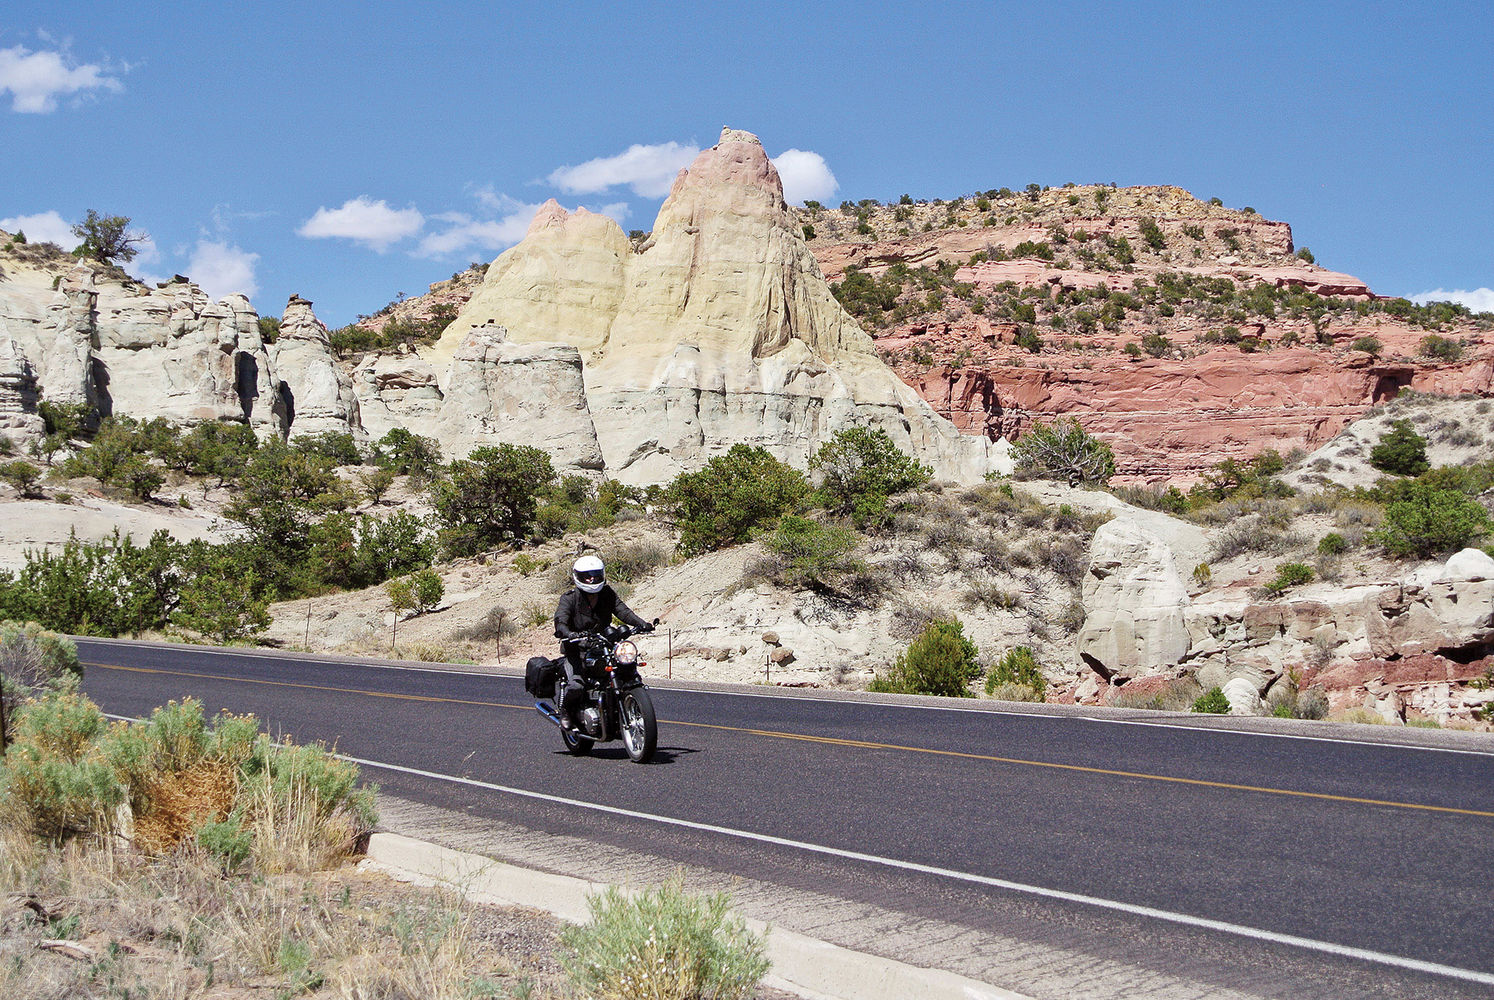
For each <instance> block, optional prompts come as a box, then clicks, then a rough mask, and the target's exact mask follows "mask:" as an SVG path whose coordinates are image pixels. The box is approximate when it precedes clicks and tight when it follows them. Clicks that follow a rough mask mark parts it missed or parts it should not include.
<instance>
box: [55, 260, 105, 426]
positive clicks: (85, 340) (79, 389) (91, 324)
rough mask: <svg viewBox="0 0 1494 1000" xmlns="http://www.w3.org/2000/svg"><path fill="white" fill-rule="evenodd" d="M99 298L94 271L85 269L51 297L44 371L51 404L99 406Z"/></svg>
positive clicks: (73, 274) (72, 274)
mask: <svg viewBox="0 0 1494 1000" xmlns="http://www.w3.org/2000/svg"><path fill="white" fill-rule="evenodd" d="M98 298H99V293H98V290H97V288H96V287H95V285H94V279H93V271H92V269H90V268H88V267H85V266H82V265H80V266H78V267H75V268H73V270H72V271H71V272H70V273H69V274H68V275H67V277H66V278H64V279H63V280H62V283H61V285H60V287H59V288H58V290H57V293H56V294H55V295H54V296H53V297H52V302H51V305H50V306H49V307H48V312H49V313H50V314H51V324H50V330H49V331H47V332H48V333H50V334H51V337H50V343H47V345H46V354H45V355H44V357H45V361H44V368H43V370H42V385H43V387H44V392H45V395H46V397H47V399H48V401H50V402H53V403H61V404H65V405H74V406H87V407H93V406H95V405H97V403H98V399H97V393H96V386H95V383H94V377H93V348H94V346H95V342H96V338H97V336H98V313H97V311H96V307H97V304H98Z"/></svg>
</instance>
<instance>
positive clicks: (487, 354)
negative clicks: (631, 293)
mask: <svg viewBox="0 0 1494 1000" xmlns="http://www.w3.org/2000/svg"><path fill="white" fill-rule="evenodd" d="M586 401H587V396H586V388H585V386H584V384H583V382H582V378H581V354H580V352H578V351H577V350H576V348H574V347H572V346H570V345H569V344H534V343H531V344H515V343H511V342H509V340H508V338H507V334H506V331H504V329H503V328H502V327H497V326H480V327H477V328H476V329H473V330H469V331H468V332H467V336H466V338H465V339H464V340H463V341H462V346H461V347H460V348H459V349H458V350H457V353H456V357H455V358H453V359H452V362H451V367H450V374H449V375H448V382H447V386H446V398H445V399H444V400H443V401H442V404H441V409H440V412H439V413H438V414H437V421H438V425H439V426H441V427H443V428H446V429H447V435H446V436H445V437H444V438H443V439H442V442H441V444H442V449H443V451H444V452H445V454H446V456H447V457H448V458H460V457H463V456H465V455H467V454H468V453H469V452H470V451H472V449H473V448H476V447H479V446H481V445H485V444H497V443H507V444H529V445H532V444H536V443H537V442H539V441H543V447H544V449H545V450H546V451H548V452H549V453H550V457H551V460H552V461H553V462H554V463H555V464H556V465H557V466H569V467H572V468H577V469H591V470H600V469H601V468H602V453H601V451H600V449H599V448H598V447H597V432H596V428H595V427H593V426H592V422H591V412H590V411H589V410H588V409H587V405H586Z"/></svg>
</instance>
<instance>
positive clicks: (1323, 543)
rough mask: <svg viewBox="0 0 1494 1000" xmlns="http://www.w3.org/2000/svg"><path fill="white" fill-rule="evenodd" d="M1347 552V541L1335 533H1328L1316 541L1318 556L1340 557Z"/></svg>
mask: <svg viewBox="0 0 1494 1000" xmlns="http://www.w3.org/2000/svg"><path fill="white" fill-rule="evenodd" d="M1347 551H1349V543H1348V540H1347V539H1345V538H1344V536H1343V535H1340V534H1339V533H1338V532H1336V531H1330V532H1328V534H1326V535H1324V536H1323V537H1322V538H1321V539H1319V540H1318V554H1319V555H1324V556H1340V555H1343V554H1344V553H1345V552H1347Z"/></svg>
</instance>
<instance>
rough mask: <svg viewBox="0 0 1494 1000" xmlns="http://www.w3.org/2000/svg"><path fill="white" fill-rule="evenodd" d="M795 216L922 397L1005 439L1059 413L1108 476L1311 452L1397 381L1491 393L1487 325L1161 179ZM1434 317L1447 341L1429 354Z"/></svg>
mask: <svg viewBox="0 0 1494 1000" xmlns="http://www.w3.org/2000/svg"><path fill="white" fill-rule="evenodd" d="M801 221H802V223H803V224H804V225H806V226H808V227H809V228H810V229H812V230H814V231H815V232H816V236H815V238H814V239H813V240H812V241H811V242H810V245H811V247H812V248H813V250H814V252H815V255H816V257H817V258H818V260H819V261H820V264H821V267H822V269H823V271H824V273H825V274H826V275H827V276H828V277H830V278H831V279H832V280H840V281H842V282H844V281H845V279H846V278H847V277H848V276H850V275H853V274H855V273H857V272H859V276H858V277H857V281H859V282H861V284H862V289H858V290H854V291H853V290H851V285H850V284H849V283H845V284H842V285H841V286H840V288H839V289H838V290H839V291H840V293H841V294H842V296H843V297H844V298H846V300H847V302H848V305H851V306H852V308H853V310H854V311H856V312H857V314H858V315H860V316H861V317H862V318H863V322H864V323H865V324H866V326H867V328H868V329H870V330H871V331H872V332H873V336H874V338H875V341H876V347H877V350H878V352H879V353H880V354H881V355H882V356H883V357H884V358H885V359H886V360H887V361H888V362H889V363H890V364H892V365H893V366H894V368H895V369H896V370H897V372H898V373H899V375H900V376H902V378H903V379H904V380H905V381H906V382H907V383H908V384H909V385H911V386H912V387H913V388H914V389H916V390H917V391H918V393H919V395H920V396H922V397H923V398H924V399H925V400H927V401H928V402H929V404H930V405H931V406H933V408H934V409H935V410H936V411H937V412H939V413H940V414H941V415H943V416H945V417H947V418H948V419H949V420H951V421H952V422H954V423H955V424H956V425H957V426H958V427H960V428H961V429H962V430H963V431H965V432H966V433H969V434H978V435H983V436H987V437H992V438H995V437H998V436H1000V437H1005V438H1009V439H1011V438H1015V437H1017V436H1020V434H1021V433H1022V432H1023V431H1024V430H1025V429H1026V427H1027V426H1029V425H1030V424H1031V423H1033V422H1035V421H1037V422H1047V421H1050V420H1053V419H1055V418H1058V417H1077V418H1078V419H1079V420H1080V422H1081V423H1082V424H1083V426H1084V427H1085V428H1086V430H1088V431H1090V432H1091V433H1094V434H1096V435H1098V436H1099V437H1101V438H1103V439H1104V440H1106V441H1107V442H1108V443H1109V444H1110V445H1111V446H1112V447H1113V448H1114V449H1115V452H1116V460H1117V465H1118V468H1119V471H1120V477H1121V480H1122V481H1125V480H1128V479H1129V480H1133V481H1135V480H1141V481H1150V482H1157V483H1163V482H1169V481H1177V482H1181V483H1186V482H1187V481H1189V480H1191V479H1193V478H1195V477H1196V476H1197V475H1198V474H1199V473H1200V472H1202V471H1204V470H1205V469H1207V468H1209V467H1210V466H1212V465H1214V464H1215V463H1217V462H1219V461H1221V460H1223V459H1224V458H1229V457H1233V458H1248V457H1250V456H1252V455H1254V454H1255V453H1257V452H1259V451H1260V450H1262V449H1263V448H1268V447H1269V448H1275V449H1277V450H1279V451H1281V452H1283V453H1285V452H1288V451H1290V450H1292V449H1294V448H1299V447H1301V448H1305V449H1307V450H1309V451H1310V450H1312V449H1314V448H1316V447H1318V446H1320V445H1322V444H1324V443H1325V442H1327V441H1328V440H1330V439H1331V438H1333V437H1334V435H1335V434H1337V433H1338V432H1339V431H1340V430H1342V429H1343V428H1344V427H1345V426H1346V425H1347V424H1348V423H1350V422H1351V421H1353V420H1354V419H1356V418H1357V417H1359V416H1360V415H1361V414H1362V413H1364V411H1366V410H1367V409H1369V408H1370V407H1372V406H1374V405H1377V404H1380V403H1383V402H1386V401H1387V400H1389V399H1391V398H1393V397H1394V396H1395V395H1396V394H1397V393H1399V392H1400V391H1402V390H1404V389H1415V390H1419V391H1424V392H1434V393H1440V394H1447V395H1457V394H1460V393H1474V394H1479V395H1490V394H1491V393H1494V382H1491V375H1494V335H1491V331H1494V324H1491V323H1490V322H1489V321H1488V320H1487V319H1479V318H1477V317H1470V316H1468V315H1466V313H1464V314H1461V315H1459V314H1455V313H1448V314H1445V315H1432V314H1429V313H1421V314H1418V313H1417V312H1416V310H1415V309H1414V308H1413V307H1411V304H1410V303H1407V302H1404V301H1390V300H1385V299H1383V298H1382V297H1380V296H1376V295H1375V294H1374V293H1373V292H1372V291H1371V290H1370V289H1369V287H1368V286H1366V285H1365V283H1364V282H1362V281H1360V280H1359V279H1357V278H1354V277H1352V276H1351V275H1347V274H1342V273H1339V272H1335V271H1330V270H1326V269H1324V268H1321V267H1318V266H1316V265H1315V264H1314V263H1312V262H1311V258H1310V254H1308V255H1305V256H1300V255H1294V253H1293V251H1294V246H1293V243H1292V236H1291V229H1290V227H1288V226H1286V225H1285V224H1284V223H1278V222H1271V221H1269V220H1264V219H1261V218H1260V217H1259V216H1257V215H1255V214H1253V213H1251V212H1249V211H1248V210H1245V211H1231V210H1229V209H1225V208H1223V207H1221V206H1217V205H1213V204H1205V203H1204V202H1201V201H1198V200H1197V199H1194V198H1193V197H1192V196H1191V195H1189V194H1188V193H1187V192H1184V191H1181V190H1180V189H1177V188H1121V189H1110V188H1106V187H1073V188H1062V189H1054V190H1051V191H1041V192H1029V193H1028V194H1026V195H1023V194H1013V193H1011V192H986V193H985V194H984V195H982V196H978V197H977V198H976V199H974V200H973V203H972V200H971V199H959V200H956V201H954V202H934V203H926V202H911V201H909V202H908V203H905V204H899V205H895V206H892V205H889V206H879V205H875V204H874V203H873V204H871V205H867V204H866V203H863V204H862V205H861V206H851V205H847V206H843V208H842V210H841V211H840V212H835V211H830V210H825V209H810V210H806V211H805V212H804V213H803V214H802V215H801ZM852 226H855V227H856V229H855V230H852V229H851V227H852ZM921 229H922V230H926V231H920V230H921ZM853 269H854V271H853ZM868 277H870V278H872V279H873V280H874V281H875V282H877V283H878V286H877V288H876V291H875V294H870V295H869V294H867V292H866V291H865V290H864V289H865V287H866V285H867V281H866V279H867V278H868ZM1434 333H1435V334H1436V335H1437V336H1438V337H1441V338H1443V339H1444V340H1445V341H1449V342H1452V343H1454V344H1456V345H1457V351H1456V352H1446V353H1444V354H1442V356H1441V357H1439V358H1433V357H1428V356H1427V355H1426V353H1425V348H1424V345H1423V341H1424V339H1425V338H1426V337H1428V336H1429V335H1431V334H1434ZM1366 345H1368V346H1370V349H1371V352H1372V353H1370V352H1366V351H1365V350H1362V349H1361V348H1362V347H1364V346H1366ZM1450 353H1460V355H1461V356H1460V357H1458V358H1457V359H1456V360H1448V359H1447V358H1448V355H1449V354H1450Z"/></svg>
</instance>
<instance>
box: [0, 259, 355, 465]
mask: <svg viewBox="0 0 1494 1000" xmlns="http://www.w3.org/2000/svg"><path fill="white" fill-rule="evenodd" d="M0 256H3V257H4V268H3V270H0V321H3V323H4V327H3V329H4V332H5V333H6V335H8V337H9V339H10V340H11V341H12V342H13V343H14V346H15V350H16V351H17V353H18V354H19V355H20V356H22V357H24V358H25V359H27V361H28V362H29V363H30V364H31V365H32V366H33V375H34V383H32V386H33V389H34V391H35V392H36V393H37V394H38V395H39V396H40V398H42V399H45V400H48V401H51V402H55V403H75V404H82V405H86V406H89V407H91V408H93V410H94V411H95V412H96V413H97V414H98V415H101V416H108V415H110V414H121V415H127V416H132V417H137V418H140V419H148V418H152V417H164V418H166V419H168V420H172V421H175V422H178V423H183V424H190V423H194V422H197V421H202V420H230V421H244V422H247V423H249V424H250V425H251V426H253V427H254V428H255V429H256V430H257V431H258V432H259V433H260V434H261V435H267V434H273V435H282V436H283V435H284V434H285V433H286V430H287V426H288V425H287V415H286V412H285V408H284V404H283V401H282V399H281V395H280V392H279V385H280V381H279V380H278V379H277V378H276V377H275V375H274V373H273V371H272V364H271V360H270V354H269V352H268V351H267V350H266V347H265V344H264V343H263V341H262V340H261V337H260V332H259V316H258V314H257V313H256V312H255V311H254V308H253V307H252V306H251V305H250V304H249V300H248V299H246V298H244V296H242V295H230V296H228V297H227V298H225V299H223V300H221V301H219V302H213V301H211V300H210V299H209V298H208V297H207V295H206V294H205V293H204V292H203V291H202V289H201V288H199V287H197V286H196V285H194V284H192V283H191V282H190V281H188V280H187V279H186V278H182V277H177V278H175V279H173V280H172V281H170V282H166V283H165V284H163V285H161V286H160V287H159V288H155V289H150V288H147V287H145V286H144V285H142V284H140V283H139V282H135V281H132V280H129V279H128V278H125V277H124V276H123V275H122V273H121V272H119V271H117V270H115V269H110V268H106V267H102V266H100V265H96V264H92V263H88V262H82V263H80V262H78V261H76V260H74V259H73V258H72V257H71V256H70V255H65V254H61V253H55V252H54V253H53V254H50V255H49V254H47V253H44V252H42V250H41V249H40V248H31V247H27V246H25V245H19V246H11V245H9V244H4V245H0ZM323 355H324V359H325V360H326V361H327V362H328V363H329V364H330V363H331V360H332V359H331V353H330V351H328V350H324V352H323ZM343 429H347V428H346V427H344V428H343Z"/></svg>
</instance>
